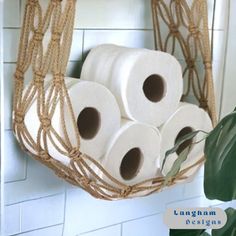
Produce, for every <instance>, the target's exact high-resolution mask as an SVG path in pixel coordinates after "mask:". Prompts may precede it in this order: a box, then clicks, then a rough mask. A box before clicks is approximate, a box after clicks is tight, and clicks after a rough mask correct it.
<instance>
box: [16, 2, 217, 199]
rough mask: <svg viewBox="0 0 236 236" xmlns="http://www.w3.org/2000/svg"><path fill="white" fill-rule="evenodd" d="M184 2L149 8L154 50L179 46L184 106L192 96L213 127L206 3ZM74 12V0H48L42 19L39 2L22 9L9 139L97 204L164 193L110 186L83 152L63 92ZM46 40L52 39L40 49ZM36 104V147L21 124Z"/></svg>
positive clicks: (153, 182)
mask: <svg viewBox="0 0 236 236" xmlns="http://www.w3.org/2000/svg"><path fill="white" fill-rule="evenodd" d="M167 2H168V3H167ZM187 2H188V1H186V0H169V1H164V0H152V15H153V23H154V35H155V44H156V49H158V50H162V51H167V52H169V53H171V54H174V53H175V49H176V46H177V45H179V48H180V49H181V51H182V54H183V56H184V58H185V62H186V68H185V69H184V77H185V79H186V82H187V85H188V86H187V89H186V91H185V93H184V94H183V100H184V99H185V98H186V97H187V96H188V95H189V93H190V91H191V89H192V91H193V93H194V96H195V97H196V100H197V101H198V102H199V105H200V106H201V107H203V108H204V109H205V110H207V111H208V113H209V115H210V117H211V119H212V121H213V124H216V112H215V98H214V89H213V81H212V67H211V65H212V63H211V50H210V44H209V33H208V18H207V17H208V16H207V15H208V14H207V2H206V0H194V1H193V3H192V4H191V5H189V4H188V3H187ZM75 4H76V0H50V1H49V3H48V6H47V9H46V11H43V10H42V6H41V4H40V2H39V1H38V0H28V1H27V3H26V6H25V14H24V21H23V26H22V30H21V38H20V45H19V53H18V60H17V68H16V72H15V89H14V104H13V131H14V133H15V135H16V137H17V139H18V141H19V143H20V145H21V147H22V148H23V149H24V150H25V151H26V152H29V147H30V150H34V152H33V151H31V152H29V154H30V155H31V156H32V157H34V158H35V159H36V160H38V161H40V162H41V163H43V164H44V165H46V166H48V167H49V168H51V169H52V170H53V171H54V172H55V173H56V174H57V175H58V176H59V177H61V178H63V179H64V180H66V181H68V182H69V183H71V184H73V185H76V186H79V187H81V188H83V189H84V190H85V191H87V192H89V193H90V194H91V195H93V196H94V197H96V198H100V199H106V200H117V199H124V198H132V197H136V196H144V195H149V194H152V193H154V192H158V191H161V190H162V189H163V188H165V187H164V182H165V178H164V177H157V178H152V179H148V180H145V181H143V182H141V183H138V184H135V185H133V186H127V185H125V184H123V183H121V182H119V181H118V180H116V179H115V178H113V177H112V175H111V174H110V173H108V172H107V171H106V170H105V169H104V168H103V167H102V166H101V165H100V164H99V163H98V162H97V161H95V160H94V159H93V158H92V157H89V156H87V155H86V154H84V153H81V152H80V135H79V132H78V128H77V122H76V119H75V116H74V112H73V109H72V104H71V101H70V97H69V95H68V91H67V87H66V85H65V72H66V67H67V62H68V58H69V54H70V48H71V42H72V34H73V26H74V16H75ZM162 26H165V27H166V30H163V31H162ZM46 35H47V37H48V38H49V39H47V40H48V43H47V44H46V45H45V41H44V40H45V37H46ZM169 45H171V46H169ZM199 60H200V61H201V63H202V64H203V65H204V75H203V77H201V76H200V74H202V72H201V73H200V72H199V70H198V69H197V66H196V62H197V61H198V62H199ZM27 73H30V74H31V75H32V79H31V81H30V83H29V84H28V85H27V87H25V80H26V79H25V78H26V74H27ZM47 74H52V75H53V77H52V81H51V83H50V85H49V88H47V91H49V92H47V94H46V93H45V77H46V75H47ZM33 100H36V102H37V116H38V118H39V121H40V127H39V130H38V133H37V140H36V141H35V140H34V139H33V138H32V136H31V135H30V132H29V130H27V125H26V123H25V122H26V121H25V119H24V118H25V115H26V113H27V111H28V109H29V107H30V105H31V102H32V101H33ZM57 102H59V103H60V111H61V124H62V126H63V135H60V134H58V133H57V132H56V131H55V130H54V128H53V124H52V123H51V120H52V117H53V114H54V112H55V107H56V104H57ZM65 106H66V107H67V110H68V112H69V115H70V120H69V121H68V120H67V121H66V122H71V123H72V124H73V127H74V130H75V133H76V137H77V145H76V146H73V145H72V144H71V142H70V139H69V135H70V134H69V133H68V131H67V129H66V125H65V119H64V115H63V114H64V108H65ZM67 116H68V115H67ZM32 122H33V121H32ZM47 140H50V142H51V143H53V145H54V147H55V148H56V149H57V151H58V152H60V153H61V154H63V155H66V156H67V157H69V158H70V163H69V165H67V166H66V165H63V164H62V163H61V162H59V161H57V160H55V159H54V158H53V157H52V156H50V155H49V152H48V145H47ZM55 140H56V142H55ZM57 143H60V145H57ZM203 162H204V158H202V159H201V160H200V161H198V162H197V163H195V164H194V165H192V166H190V167H188V168H187V169H184V170H182V171H180V172H179V173H178V174H177V175H176V176H174V177H173V178H172V179H171V181H170V182H169V184H168V186H170V185H175V184H176V183H177V182H178V181H180V180H184V179H186V178H187V177H186V176H185V174H186V172H188V170H190V169H191V168H196V167H199V166H201V165H202V163H203ZM91 166H93V167H95V168H91ZM98 172H102V173H103V176H106V179H108V180H109V182H107V181H105V180H104V179H103V178H101V177H100V175H99V174H98ZM114 186H115V187H114Z"/></svg>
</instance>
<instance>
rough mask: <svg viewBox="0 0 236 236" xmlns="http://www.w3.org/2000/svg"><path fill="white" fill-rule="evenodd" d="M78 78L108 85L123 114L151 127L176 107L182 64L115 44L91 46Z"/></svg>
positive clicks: (157, 124)
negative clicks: (93, 47)
mask: <svg viewBox="0 0 236 236" xmlns="http://www.w3.org/2000/svg"><path fill="white" fill-rule="evenodd" d="M81 78H82V79H85V80H92V81H96V82H98V83H101V84H103V85H105V86H106V87H107V88H109V89H110V90H111V92H112V93H113V94H114V95H115V97H116V99H117V101H118V103H119V106H120V109H121V113H122V116H123V117H126V118H129V119H131V120H135V121H141V122H144V123H148V124H151V125H154V126H160V125H161V124H163V123H164V122H165V121H166V120H167V119H168V118H169V116H170V115H171V114H172V113H173V112H174V111H175V110H176V109H177V107H178V105H179V101H180V98H181V95H182V90H183V80H182V72H181V66H180V64H179V63H178V61H177V60H176V59H175V58H174V57H173V56H172V55H170V54H167V53H164V52H157V51H152V50H148V49H130V48H125V47H118V46H114V45H113V46H112V45H102V46H99V47H98V48H95V49H93V50H92V51H91V56H90V55H88V57H87V59H86V60H85V63H84V66H83V68H82V73H81Z"/></svg>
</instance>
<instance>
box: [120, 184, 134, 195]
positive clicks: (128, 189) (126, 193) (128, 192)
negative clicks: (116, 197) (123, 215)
mask: <svg viewBox="0 0 236 236" xmlns="http://www.w3.org/2000/svg"><path fill="white" fill-rule="evenodd" d="M132 190H133V189H132V187H131V186H128V187H126V188H125V189H122V191H121V197H123V198H125V197H128V196H129V195H130V193H131V192H132Z"/></svg>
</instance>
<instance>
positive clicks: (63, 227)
mask: <svg viewBox="0 0 236 236" xmlns="http://www.w3.org/2000/svg"><path fill="white" fill-rule="evenodd" d="M64 191H65V192H64V194H65V196H64V212H63V226H62V236H63V235H64V230H65V221H66V203H67V189H66V185H65V189H64Z"/></svg>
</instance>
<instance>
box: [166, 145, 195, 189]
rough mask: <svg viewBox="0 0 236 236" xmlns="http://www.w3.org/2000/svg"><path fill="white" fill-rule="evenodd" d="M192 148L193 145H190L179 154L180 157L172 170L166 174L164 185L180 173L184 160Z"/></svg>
mask: <svg viewBox="0 0 236 236" xmlns="http://www.w3.org/2000/svg"><path fill="white" fill-rule="evenodd" d="M190 149H191V146H188V147H186V148H185V149H184V150H183V151H182V152H181V153H180V154H179V156H178V158H177V159H176V160H175V162H174V163H173V166H172V167H171V170H170V171H169V172H168V173H167V175H166V176H165V181H164V186H166V185H167V184H168V182H169V181H170V179H171V178H172V177H174V176H176V175H177V174H178V173H179V171H180V168H181V165H182V163H183V162H184V161H186V159H187V157H188V154H189V151H190Z"/></svg>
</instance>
